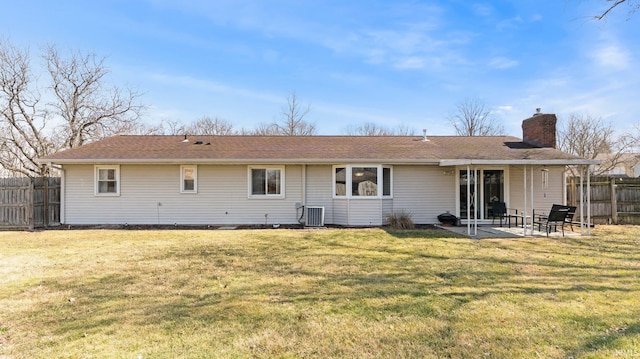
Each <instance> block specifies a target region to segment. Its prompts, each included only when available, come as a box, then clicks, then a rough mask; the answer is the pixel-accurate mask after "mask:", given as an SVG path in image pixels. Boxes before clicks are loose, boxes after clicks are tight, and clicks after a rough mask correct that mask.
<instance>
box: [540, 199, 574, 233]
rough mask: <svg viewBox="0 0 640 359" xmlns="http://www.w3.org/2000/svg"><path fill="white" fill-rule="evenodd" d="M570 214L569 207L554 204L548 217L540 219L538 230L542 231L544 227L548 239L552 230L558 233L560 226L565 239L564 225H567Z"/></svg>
mask: <svg viewBox="0 0 640 359" xmlns="http://www.w3.org/2000/svg"><path fill="white" fill-rule="evenodd" d="M568 213H569V207H568V206H561V205H555V204H554V205H553V207H551V211H550V212H549V214H548V215H546V216H543V217H539V218H538V220H537V224H538V230H539V231H542V226H544V227H545V230H546V231H547V237H549V232H551V230H552V229H553V230H554V231H557V230H558V226H560V229H562V236H563V237H564V225H565V223H566V219H567V214H568Z"/></svg>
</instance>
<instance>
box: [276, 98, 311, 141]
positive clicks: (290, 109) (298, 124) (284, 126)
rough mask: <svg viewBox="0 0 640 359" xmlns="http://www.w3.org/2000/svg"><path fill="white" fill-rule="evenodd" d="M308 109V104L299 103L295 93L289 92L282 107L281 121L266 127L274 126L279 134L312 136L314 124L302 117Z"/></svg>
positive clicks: (309, 107) (309, 108)
mask: <svg viewBox="0 0 640 359" xmlns="http://www.w3.org/2000/svg"><path fill="white" fill-rule="evenodd" d="M310 110H311V106H310V105H307V106H302V105H300V103H299V102H298V98H297V96H296V93H295V92H291V95H289V97H287V105H286V106H285V107H283V108H282V121H281V122H279V123H274V124H272V125H271V126H267V127H274V128H275V131H276V133H277V134H278V135H281V136H313V135H315V134H316V125H315V124H312V123H309V122H307V121H305V119H304V117H305V116H306V115H307V114H308V113H309V111H310Z"/></svg>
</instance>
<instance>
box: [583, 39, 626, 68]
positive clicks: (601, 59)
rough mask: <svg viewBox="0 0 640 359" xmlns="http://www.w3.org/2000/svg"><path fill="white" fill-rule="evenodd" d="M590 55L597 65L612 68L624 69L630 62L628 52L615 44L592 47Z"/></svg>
mask: <svg viewBox="0 0 640 359" xmlns="http://www.w3.org/2000/svg"><path fill="white" fill-rule="evenodd" d="M591 57H592V59H593V60H594V61H595V62H596V64H597V65H598V66H601V67H604V68H608V69H614V70H626V69H627V68H628V67H629V62H630V60H629V57H630V54H629V52H628V51H627V50H625V49H623V48H621V47H620V46H618V45H616V44H608V45H604V46H602V47H600V48H597V49H594V50H593V52H592V53H591Z"/></svg>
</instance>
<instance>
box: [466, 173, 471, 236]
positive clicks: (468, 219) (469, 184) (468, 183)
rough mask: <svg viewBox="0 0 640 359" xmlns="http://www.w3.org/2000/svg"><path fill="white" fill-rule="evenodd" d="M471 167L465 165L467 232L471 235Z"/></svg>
mask: <svg viewBox="0 0 640 359" xmlns="http://www.w3.org/2000/svg"><path fill="white" fill-rule="evenodd" d="M470 196H471V169H470V167H469V165H467V234H468V235H471V197H470Z"/></svg>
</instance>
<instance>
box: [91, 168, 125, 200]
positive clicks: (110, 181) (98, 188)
mask: <svg viewBox="0 0 640 359" xmlns="http://www.w3.org/2000/svg"><path fill="white" fill-rule="evenodd" d="M94 168H95V175H94V176H95V195H96V196H119V195H120V166H119V165H112V166H101V165H97V166H95V167H94Z"/></svg>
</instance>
